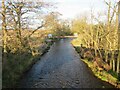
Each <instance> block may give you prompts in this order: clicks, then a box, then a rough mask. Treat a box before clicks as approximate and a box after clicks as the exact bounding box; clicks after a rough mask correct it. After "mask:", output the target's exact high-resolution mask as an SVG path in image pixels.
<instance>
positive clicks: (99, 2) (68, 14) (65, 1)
mask: <svg viewBox="0 0 120 90" xmlns="http://www.w3.org/2000/svg"><path fill="white" fill-rule="evenodd" d="M25 1H31V0H25ZM34 1H37V2H39V1H41V0H34ZM43 1H47V2H53V3H57V4H55V6H56V7H57V8H56V9H55V11H57V12H59V13H61V14H62V16H61V17H62V18H63V19H74V18H75V17H78V16H82V15H89V14H90V10H91V8H92V9H93V11H94V14H95V15H96V16H97V14H98V12H102V13H103V12H105V10H106V9H107V6H106V5H105V3H104V0H43ZM106 1H109V0H106ZM111 1H115V2H118V1H119V0H111ZM0 5H1V0H0ZM102 19H103V18H102Z"/></svg>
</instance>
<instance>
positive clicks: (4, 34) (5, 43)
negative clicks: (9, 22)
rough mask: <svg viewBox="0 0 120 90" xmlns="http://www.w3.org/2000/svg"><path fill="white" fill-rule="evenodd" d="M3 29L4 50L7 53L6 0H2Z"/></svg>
mask: <svg viewBox="0 0 120 90" xmlns="http://www.w3.org/2000/svg"><path fill="white" fill-rule="evenodd" d="M2 31H3V52H4V53H7V30H6V7H5V1H4V0H2Z"/></svg>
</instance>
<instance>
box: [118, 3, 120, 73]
mask: <svg viewBox="0 0 120 90" xmlns="http://www.w3.org/2000/svg"><path fill="white" fill-rule="evenodd" d="M118 16H119V25H118V59H117V73H118V74H119V73H120V1H119V2H118Z"/></svg>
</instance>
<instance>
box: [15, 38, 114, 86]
mask: <svg viewBox="0 0 120 90" xmlns="http://www.w3.org/2000/svg"><path fill="white" fill-rule="evenodd" d="M70 41H71V39H61V40H60V41H58V42H56V43H55V44H54V45H53V46H52V47H51V48H50V50H49V52H48V53H46V54H45V55H44V56H42V57H41V60H39V61H38V62H37V63H36V64H35V65H34V66H33V67H32V68H31V70H30V71H29V72H28V73H26V74H25V75H24V77H23V78H22V79H21V81H20V82H19V83H18V85H17V87H19V88H104V87H107V88H111V87H113V86H112V85H110V84H108V83H106V82H103V81H101V80H99V79H97V78H96V77H94V75H93V74H92V72H91V71H90V70H89V69H88V68H87V66H86V65H85V64H84V63H83V62H82V61H81V60H80V57H79V55H78V54H77V52H76V51H75V49H74V48H73V46H72V45H71V44H70Z"/></svg>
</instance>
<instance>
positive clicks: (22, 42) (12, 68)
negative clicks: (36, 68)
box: [0, 0, 71, 88]
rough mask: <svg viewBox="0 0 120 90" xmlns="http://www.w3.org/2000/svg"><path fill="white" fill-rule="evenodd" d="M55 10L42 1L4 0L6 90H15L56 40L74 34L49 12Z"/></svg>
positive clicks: (3, 73)
mask: <svg viewBox="0 0 120 90" xmlns="http://www.w3.org/2000/svg"><path fill="white" fill-rule="evenodd" d="M53 6H54V4H53V3H50V2H44V1H42V0H41V1H39V2H32V1H31V2H30V1H28V2H27V1H21V0H20V1H7V0H2V8H0V9H1V20H2V33H3V38H2V39H3V45H1V47H2V48H3V49H2V82H3V83H2V87H3V88H10V87H14V86H15V84H16V83H17V81H18V80H19V79H20V77H21V76H22V75H23V74H24V72H26V71H27V70H28V69H30V67H31V66H32V65H33V64H34V63H35V62H36V61H37V60H40V56H41V55H43V54H44V53H45V52H47V50H48V49H49V48H50V46H51V45H52V43H53V42H54V41H55V40H56V38H55V37H56V36H62V35H70V34H71V33H70V29H69V25H68V24H67V23H66V24H64V22H66V21H63V20H60V19H59V16H60V14H59V13H58V12H54V11H50V10H46V8H49V9H51V8H52V9H54V7H53ZM34 22H35V23H34ZM49 34H51V36H50V37H49V36H48V35H49ZM1 36H2V35H1Z"/></svg>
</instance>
